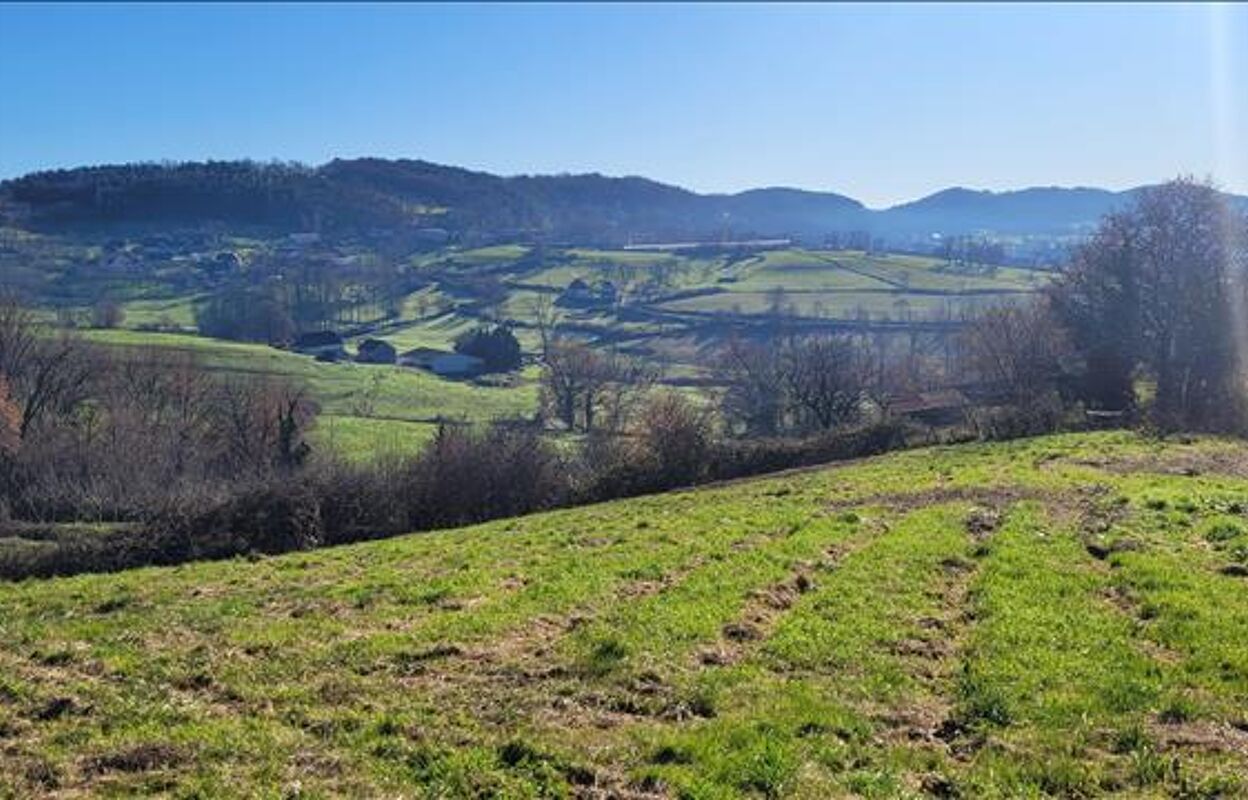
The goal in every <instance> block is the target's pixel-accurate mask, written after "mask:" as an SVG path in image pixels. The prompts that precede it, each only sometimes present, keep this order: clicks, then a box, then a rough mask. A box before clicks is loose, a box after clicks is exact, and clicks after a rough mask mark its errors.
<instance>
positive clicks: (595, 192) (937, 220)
mask: <svg viewBox="0 0 1248 800" xmlns="http://www.w3.org/2000/svg"><path fill="white" fill-rule="evenodd" d="M1134 191H1135V190H1131V191H1127V192H1110V191H1105V190H1101V189H1086V188H1075V189H1065V188H1056V187H1050V188H1032V189H1025V190H1021V191H1013V192H976V191H971V190H968V189H961V188H955V189H947V190H944V191H941V192H937V193H935V194H933V195H931V196H929V197H925V198H923V199H920V200H916V201H914V202H911V203H904V204H901V205H898V206H895V207H893V208H889V209H882V210H872V209H868V208H866V207H865V206H863V205H862V204H861V203H859V202H858V201H856V200H853V199H851V198H848V197H845V196H843V195H839V194H835V193H831V192H811V191H800V190H796V189H786V188H768V189H754V190H749V191H744V192H740V193H737V194H698V193H696V192H692V191H688V190H686V189H682V188H679V187H676V186H671V185H668V184H664V183H660V182H657V181H654V180H650V179H647V178H641V177H622V178H617V177H606V176H603V175H599V174H585V175H545V176H516V177H503V176H498V175H492V174H489V173H486V172H479V171H472V170H467V169H462V168H459V167H451V166H444V165H440V164H433V163H430V162H427V161H419V160H410V159H400V160H387V159H379V158H360V159H350V160H343V159H336V160H334V161H331V162H329V163H327V164H324V165H322V166H319V167H309V166H303V165H298V164H283V163H256V162H249V161H239V162H207V163H184V164H155V163H149V164H126V165H105V166H96V167H81V168H77V169H69V170H54V171H46V172H38V173H32V174H30V175H25V176H22V177H19V178H15V179H12V180H7V181H3V182H0V220H3V219H5V218H7V220H8V224H9V225H16V226H18V227H30V228H31V229H34V230H39V231H42V232H45V233H47V232H52V233H55V232H67V231H72V232H78V233H81V232H83V231H84V230H89V231H95V232H97V233H100V232H106V231H108V230H114V231H118V230H121V231H124V230H130V229H134V228H141V229H143V230H146V231H149V232H150V231H152V230H160V229H167V228H170V227H177V226H191V227H202V226H215V227H216V228H220V227H222V226H224V227H225V228H226V229H228V230H231V231H233V232H235V233H242V232H245V233H249V234H267V235H281V234H286V233H291V232H300V231H317V232H320V233H322V234H325V235H328V236H331V237H335V238H338V239H344V238H351V237H359V236H367V237H377V236H381V235H383V234H384V236H385V237H389V238H394V237H400V238H401V237H402V236H403V235H404V234H405V233H406V234H409V235H411V236H413V237H415V240H416V241H419V240H420V237H421V236H426V237H427V236H429V235H432V234H431V233H430V232H431V231H439V232H446V233H449V234H451V235H453V236H455V237H457V238H458V239H460V240H462V241H476V240H480V239H482V238H488V239H493V240H507V239H510V240H530V241H532V240H535V239H539V238H541V239H547V240H550V241H556V242H565V243H566V242H571V243H576V244H597V245H621V244H626V243H629V242H633V241H643V242H656V241H659V242H661V241H673V240H683V239H709V240H720V239H723V238H725V237H731V238H738V239H739V238H747V237H750V236H762V237H766V236H790V237H796V238H801V239H805V240H808V241H810V242H816V243H817V242H821V241H822V239H823V238H824V237H826V236H829V235H845V234H849V233H864V232H865V233H867V234H870V235H871V236H876V237H882V238H884V239H886V240H891V241H893V242H895V243H901V242H907V241H927V240H928V238H929V237H930V236H931V234H934V233H941V234H966V233H976V232H983V231H986V232H990V233H994V234H997V235H1011V236H1045V237H1053V236H1072V235H1078V234H1082V233H1085V232H1086V231H1087V230H1088V229H1089V228H1090V226H1092V225H1093V224H1095V222H1096V221H1097V220H1098V219H1099V217H1100V216H1101V215H1102V214H1104V213H1106V212H1108V211H1111V210H1113V209H1115V208H1117V207H1120V206H1121V205H1123V204H1124V203H1125V202H1127V201H1128V200H1129V199H1130V198H1131V196H1132V192H1134ZM1235 201H1236V202H1238V203H1241V204H1245V203H1248V199H1246V198H1235Z"/></svg>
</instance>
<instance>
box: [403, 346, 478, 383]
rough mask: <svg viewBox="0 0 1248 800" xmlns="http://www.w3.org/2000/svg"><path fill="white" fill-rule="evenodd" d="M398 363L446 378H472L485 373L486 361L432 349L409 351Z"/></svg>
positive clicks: (422, 348) (423, 348)
mask: <svg viewBox="0 0 1248 800" xmlns="http://www.w3.org/2000/svg"><path fill="white" fill-rule="evenodd" d="M398 363H399V364H400V365H402V366H405V367H416V368H417V369H424V370H428V371H429V372H432V373H433V374H435V375H441V376H442V377H444V378H470V377H472V376H473V375H479V374H480V373H482V372H484V371H485V361H483V360H482V359H479V358H477V357H476V356H468V355H464V354H463V353H451V352H447V351H446V350H435V349H434V348H431V347H417V348H416V349H414V350H408V351H407V352H406V353H404V354H403V355H401V356H399V358H398Z"/></svg>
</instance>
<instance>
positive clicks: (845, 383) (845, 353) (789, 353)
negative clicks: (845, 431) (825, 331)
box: [780, 335, 871, 431]
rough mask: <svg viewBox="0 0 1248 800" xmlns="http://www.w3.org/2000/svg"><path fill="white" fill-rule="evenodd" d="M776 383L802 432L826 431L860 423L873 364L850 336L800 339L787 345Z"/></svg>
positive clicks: (794, 339) (795, 339)
mask: <svg viewBox="0 0 1248 800" xmlns="http://www.w3.org/2000/svg"><path fill="white" fill-rule="evenodd" d="M780 365H781V366H780V379H781V381H782V383H783V386H784V391H785V394H786V396H787V400H788V406H789V409H790V410H791V412H792V413H793V414H794V415H795V417H796V418H797V419H798V421H799V424H801V425H803V426H813V427H815V428H817V429H819V430H824V431H826V430H830V429H832V428H835V427H837V426H839V425H843V424H846V423H848V422H852V421H854V420H855V419H857V418H858V416H859V414H860V413H861V411H862V406H863V402H864V400H865V399H866V390H867V384H868V382H869V379H870V375H871V359H870V356H869V355H868V353H867V352H866V349H865V348H864V347H862V346H861V345H860V344H859V342H858V341H856V340H855V339H853V338H851V337H849V336H842V335H837V336H830V335H829V336H803V337H794V338H793V339H791V340H789V341H788V342H787V343H786V344H785V346H784V348H783V351H782V355H781V359H780Z"/></svg>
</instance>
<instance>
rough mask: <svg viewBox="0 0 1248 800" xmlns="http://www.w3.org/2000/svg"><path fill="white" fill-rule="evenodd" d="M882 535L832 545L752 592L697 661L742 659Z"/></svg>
mask: <svg viewBox="0 0 1248 800" xmlns="http://www.w3.org/2000/svg"><path fill="white" fill-rule="evenodd" d="M878 535H881V531H879V530H878V529H877V530H873V531H871V532H870V534H869V535H867V536H858V537H853V538H852V539H851V540H850V541H847V542H837V543H835V544H832V545H829V546H828V547H827V548H825V549H824V552H823V555H822V557H820V558H819V559H818V560H817V561H811V560H807V561H801V562H799V563H798V564H797V565H796V567H795V568H794V569H793V570H792V571H791V572H790V573H789V575H787V576H786V577H785V578H784V579H783V580H781V581H777V582H775V583H773V584H771V585H769V586H766V587H763V588H760V589H755V590H754V591H752V592H750V595H749V597H748V599H747V600H746V603H745V606H744V607H743V608H742V610H741V613H740V614H739V615H738V617H737V618H736V619H735V620H734V621H732V622H729V623H727V624H726V625H724V626H723V628H722V630H721V635H720V638H719V641H717V642H715V643H714V644H713V645H710V646H708V647H704V648H701V649H700V650H698V651H697V652H696V653H695V654H694V656H695V660H696V663H697V664H698V665H701V666H704V667H726V666H732V665H734V664H737V663H740V662H741V661H742V660H744V659H745V658H747V657H748V656H749V655H750V654H751V653H753V652H754V651H755V650H756V649H757V648H758V647H759V646H760V645H761V644H762V643H763V642H765V641H766V640H767V638H768V637H769V636H770V635H771V632H772V630H774V629H775V626H776V625H777V624H779V622H780V620H781V619H782V618H783V617H784V615H785V614H786V613H787V612H788V611H789V610H790V609H792V608H793V606H794V604H795V603H796V602H797V601H798V599H799V598H800V597H801V596H802V595H804V594H806V593H807V592H809V591H811V590H812V589H813V588H815V586H816V585H817V583H818V581H819V580H820V578H821V577H822V576H823V575H826V574H827V573H829V572H832V571H833V570H835V569H836V567H837V565H838V564H839V563H840V561H841V559H843V558H844V557H845V556H846V555H848V554H849V553H851V552H854V551H856V550H858V549H859V548H861V547H863V546H865V545H866V544H867V543H868V542H869V541H870V540H871V538H874V536H878Z"/></svg>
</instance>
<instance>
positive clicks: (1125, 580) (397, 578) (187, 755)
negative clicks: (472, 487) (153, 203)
mask: <svg viewBox="0 0 1248 800" xmlns="http://www.w3.org/2000/svg"><path fill="white" fill-rule="evenodd" d="M1246 493H1248V458H1246V457H1245V454H1244V449H1243V445H1242V444H1239V443H1232V442H1226V441H1219V440H1198V441H1195V442H1191V443H1186V444H1184V443H1169V444H1163V443H1158V442H1156V441H1153V440H1148V439H1144V438H1140V437H1137V436H1135V435H1133V434H1125V433H1112V434H1090V435H1089V434H1085V435H1063V436H1053V437H1046V438H1040V439H1034V440H1029V441H1020V442H1014V443H1008V444H991V445H967V446H958V447H949V448H940V449H928V450H917V451H910V452H905V453H899V454H894V455H889V456H883V457H879V458H874V459H869V460H865V461H861V462H857V463H853V464H848V465H844V466H840V467H834V468H825V469H820V470H809V471H801V472H795V473H791V474H785V475H779V476H775V477H772V478H768V479H763V480H754V481H749V482H741V483H735V484H729V485H724V486H719V487H711V488H706V489H702V490H698V491H689V492H679V493H673V494H668V495H660V496H653V497H647V498H641V499H636V500H628V501H621V502H615V503H610V504H605V505H600V506H591V507H585V508H580V509H572V510H565V511H557V512H553V513H547V514H539V515H534V516H530V517H526V518H521V519H515V520H507V521H500V522H495V523H490V524H486V525H481V526H476V527H473V528H467V529H460V530H455V531H445V532H437V533H430V534H423V535H413V536H408V537H401V538H396V539H392V540H388V541H383V542H373V543H366V544H359V545H352V546H348V547H342V548H337V549H330V550H323V551H318V552H310V553H297V554H292V555H287V556H282V557H276V558H263V559H259V560H241V559H240V560H236V561H230V562H219V563H208V564H194V565H184V566H181V567H176V568H154V569H144V570H138V571H134V572H130V573H123V574H118V575H101V576H82V577H77V578H71V579H56V580H46V581H27V582H25V583H21V584H15V585H12V584H11V585H5V586H0V609H2V610H3V613H2V614H0V637H2V639H3V641H4V643H5V646H4V648H3V649H0V732H3V736H2V746H0V795H14V796H28V795H30V796H33V795H44V794H53V793H60V794H61V795H64V796H78V795H81V794H84V793H98V794H104V795H111V796H123V795H132V794H138V793H149V794H162V795H168V796H178V797H190V796H207V797H228V796H235V797H265V796H271V797H279V796H287V797H290V796H390V797H397V796H426V795H427V796H432V797H470V796H472V797H482V796H502V797H537V796H587V797H588V796H594V797H616V796H630V797H648V796H671V797H699V798H701V797H736V796H747V797H748V796H758V797H808V798H822V797H837V796H864V797H898V796H939V797H952V796H962V797H1040V796H1064V797H1090V796H1103V795H1116V796H1122V797H1141V796H1143V797H1165V796H1176V797H1219V796H1220V797H1229V796H1245V795H1246V794H1248V779H1246V778H1245V776H1246V775H1248V732H1245V728H1246V727H1248V718H1246V717H1245V708H1248V647H1245V645H1244V643H1245V642H1248V591H1246V590H1248V583H1246V581H1248V578H1246V577H1244V574H1245V572H1246V570H1245V568H1244V564H1245V561H1248V520H1246V519H1245V514H1246V513H1248V506H1246V505H1245V497H1246Z"/></svg>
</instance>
